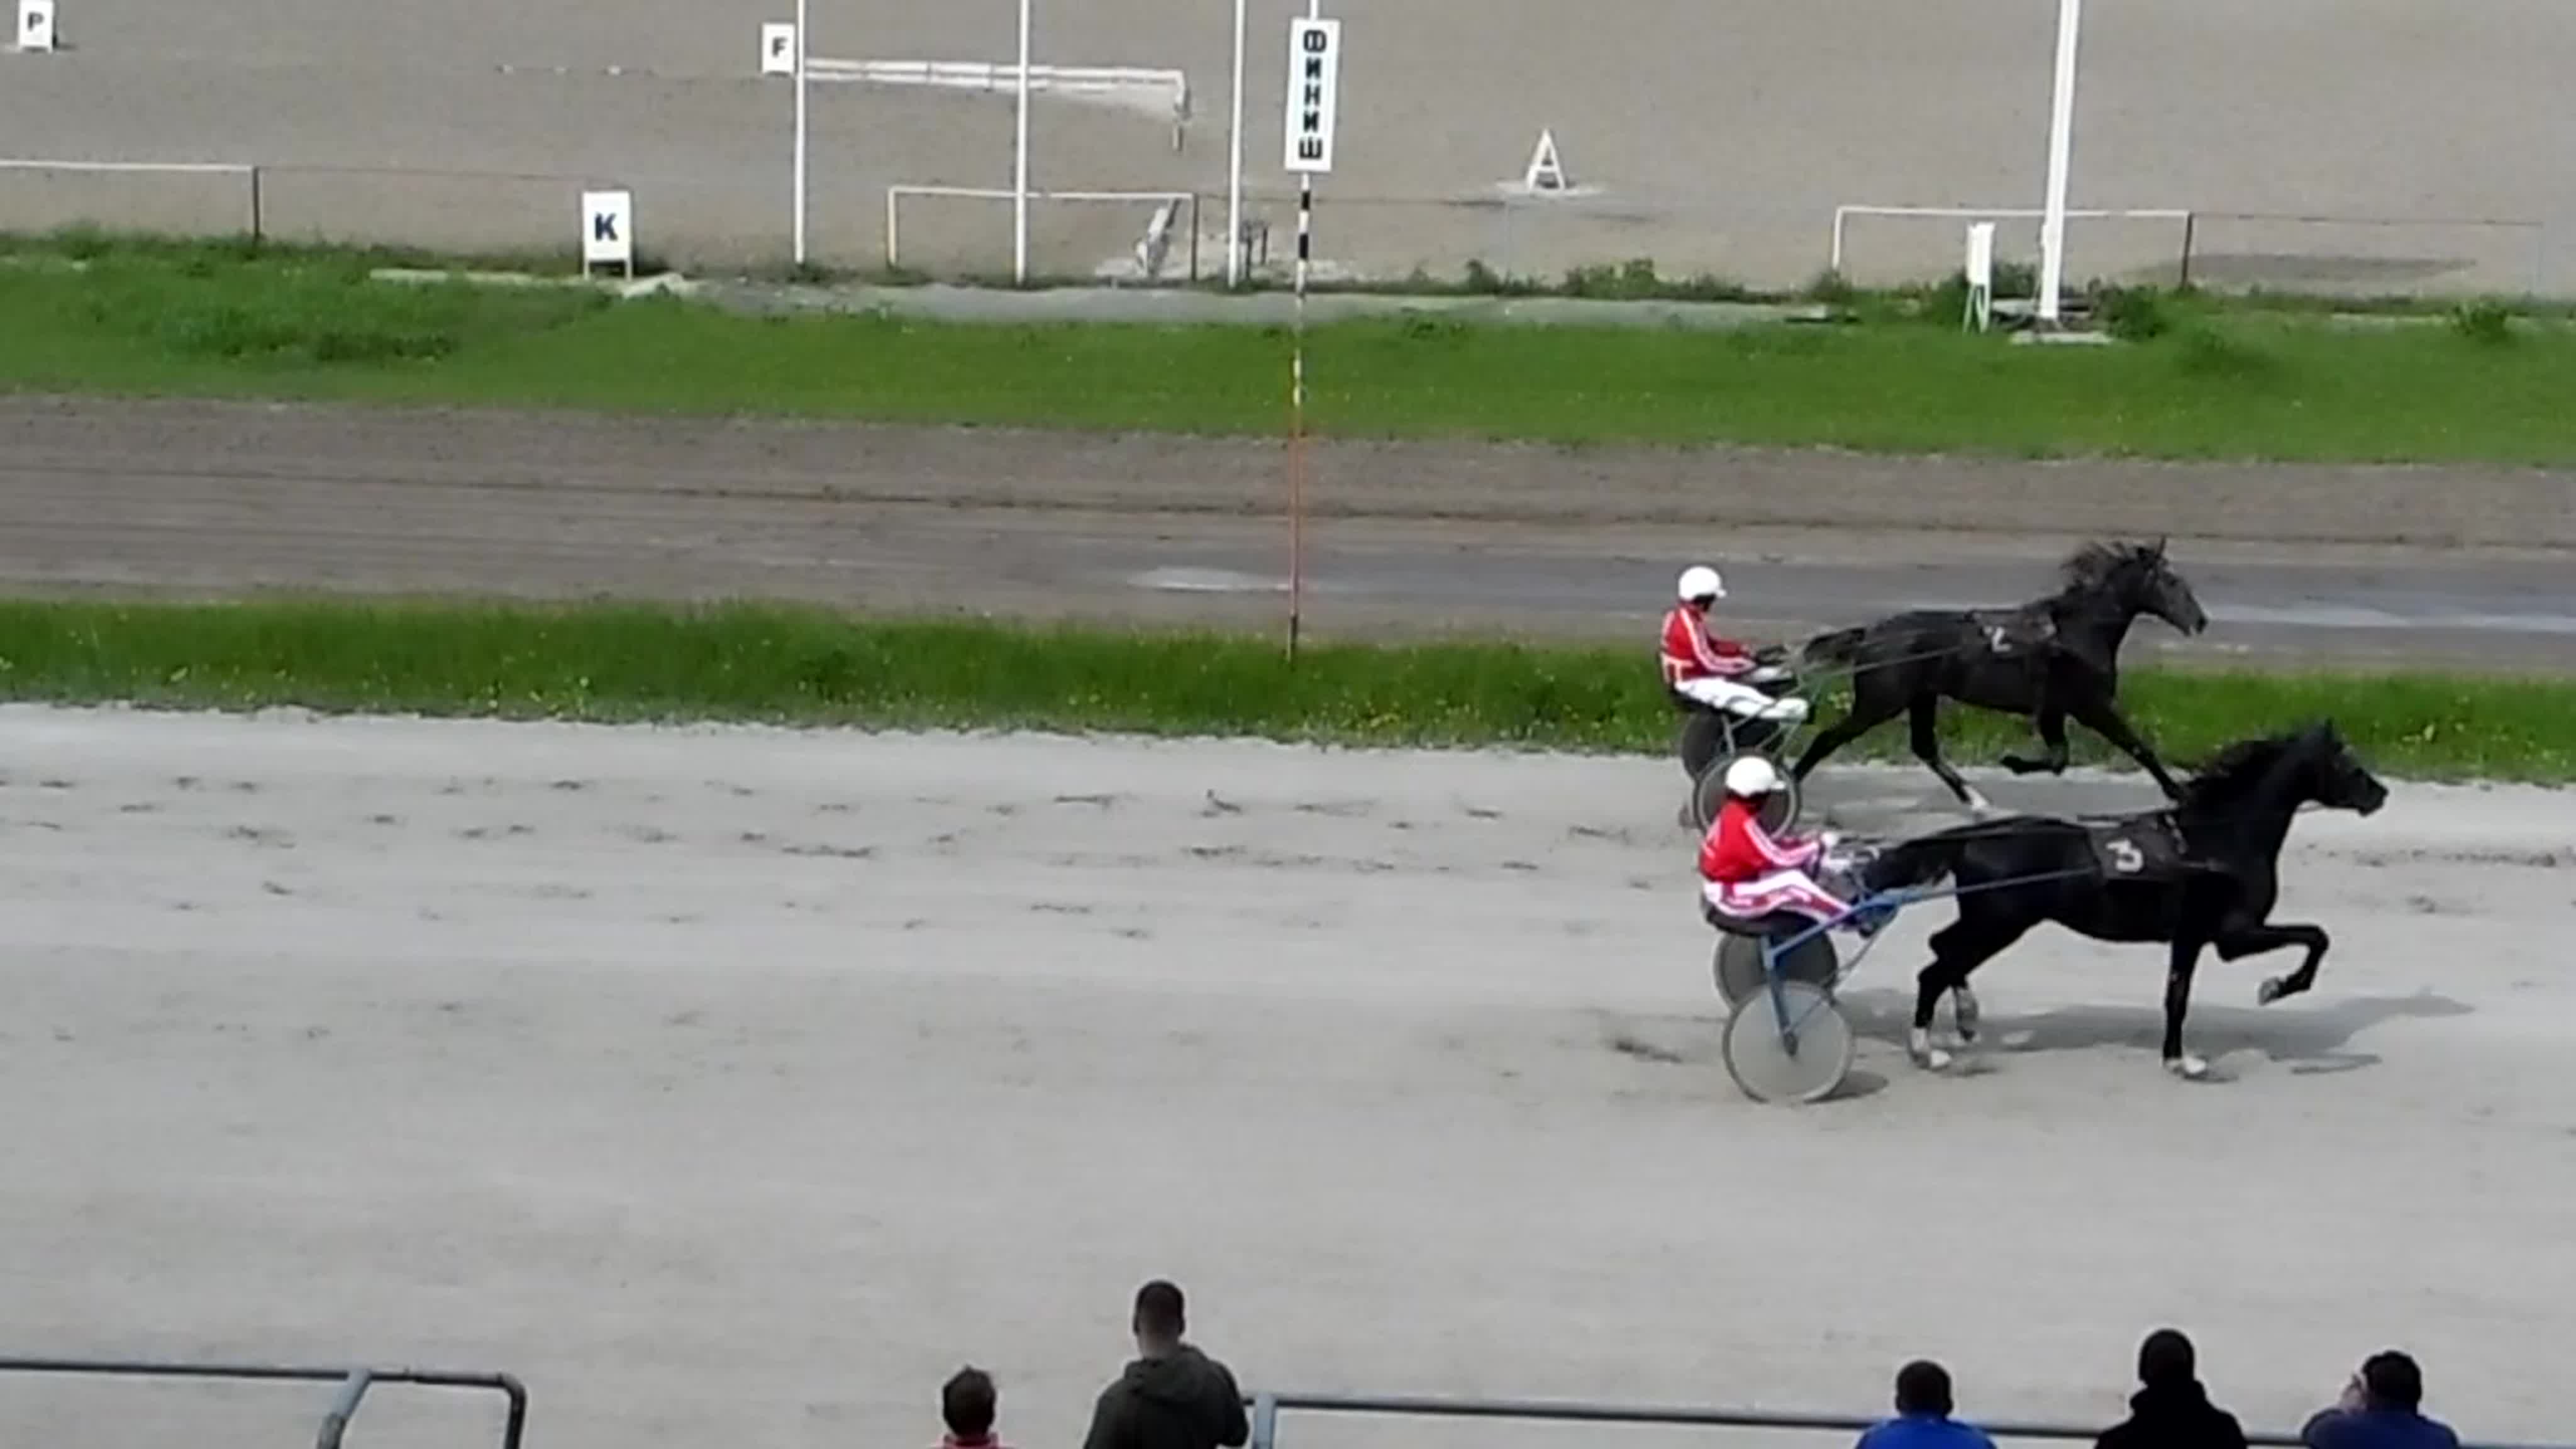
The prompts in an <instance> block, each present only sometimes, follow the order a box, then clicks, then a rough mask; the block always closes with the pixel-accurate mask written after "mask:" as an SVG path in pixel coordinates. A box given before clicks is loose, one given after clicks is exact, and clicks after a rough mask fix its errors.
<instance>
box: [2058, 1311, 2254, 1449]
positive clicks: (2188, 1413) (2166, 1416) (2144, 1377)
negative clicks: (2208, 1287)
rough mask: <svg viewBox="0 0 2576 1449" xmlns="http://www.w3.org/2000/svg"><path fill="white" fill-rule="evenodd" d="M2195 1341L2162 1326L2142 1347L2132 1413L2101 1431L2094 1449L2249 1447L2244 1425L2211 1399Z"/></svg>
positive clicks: (2130, 1398) (2139, 1355)
mask: <svg viewBox="0 0 2576 1449" xmlns="http://www.w3.org/2000/svg"><path fill="white" fill-rule="evenodd" d="M2196 1357H2197V1356H2196V1355H2195V1354H2194V1352H2193V1350H2192V1346H2191V1340H2190V1339H2188V1338H2185V1337H2183V1335H2182V1333H2181V1331H2180V1330H2179V1329H2172V1328H2159V1329H2157V1330H2156V1331H2155V1332H2153V1333H2150V1334H2148V1335H2147V1337H2146V1341H2145V1342H2143V1343H2141V1344H2139V1345H2138V1391H2137V1392H2136V1393H2134V1394H2131V1395H2130V1396H2129V1417H2128V1418H2126V1419H2123V1420H2121V1421H2120V1422H2119V1423H2117V1424H2114V1425H2112V1426H2111V1427H2110V1428H2108V1429H2105V1430H2103V1431H2102V1435H2101V1437H2100V1438H2098V1439H2095V1440H2094V1441H2093V1444H2094V1449H2245V1429H2244V1426H2243V1425H2241V1424H2239V1423H2237V1422H2236V1416H2235V1415H2234V1414H2231V1413H2229V1412H2227V1411H2226V1410H2225V1409H2222V1408H2220V1407H2218V1406H2217V1405H2216V1404H2213V1403H2211V1402H2210V1401H2209V1391H2208V1390H2207V1389H2205V1388H2203V1387H2202V1386H2201V1382H2200V1377H2199V1370H2198V1365H2197V1363H2196Z"/></svg>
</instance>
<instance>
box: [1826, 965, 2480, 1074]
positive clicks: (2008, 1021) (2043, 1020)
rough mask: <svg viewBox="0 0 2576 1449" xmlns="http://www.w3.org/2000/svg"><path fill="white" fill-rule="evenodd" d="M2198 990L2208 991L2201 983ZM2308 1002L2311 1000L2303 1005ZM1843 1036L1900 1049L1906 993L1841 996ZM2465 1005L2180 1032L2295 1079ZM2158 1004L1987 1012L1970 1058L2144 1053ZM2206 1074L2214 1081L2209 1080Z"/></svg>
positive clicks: (2294, 1007)
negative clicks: (2396, 1024) (2405, 1026)
mask: <svg viewBox="0 0 2576 1449" xmlns="http://www.w3.org/2000/svg"><path fill="white" fill-rule="evenodd" d="M2202 986H2203V988H2204V989H2206V986H2207V983H2206V982H2205V981H2204V982H2203V983H2202ZM2311 1000H2314V998H2311ZM1842 1004H1843V1010H1844V1012H1845V1014H1846V1015H1847V1016H1848V1017H1849V1018H1850V1019H1851V1023H1852V1030H1853V1031H1854V1033H1856V1034H1857V1035H1858V1036H1859V1037H1860V1038H1861V1039H1862V1040H1864V1041H1872V1042H1879V1043H1883V1044H1890V1045H1893V1046H1895V1047H1896V1048H1898V1049H1899V1050H1902V1049H1903V1048H1904V1045H1905V1031H1906V1028H1907V1026H1909V1025H1910V1024H1911V1023H1912V1021H1913V1019H1914V993H1913V991H1912V990H1910V989H1907V990H1902V991H1898V990H1887V989H1881V990H1871V991H1856V992H1850V993H1847V994H1845V995H1844V996H1843V997H1842ZM2476 1011H2477V1008H2475V1007H2473V1006H2470V1005H2469V1004H2468V1003H2467V1002H2464V1001H2458V1000H2454V999H2453V998H2451V997H2448V996H2441V995H2437V994H2435V993H2433V992H2430V991H2418V992H2415V993H2414V994H2412V995H2409V996H2346V997H2339V998H2334V999H2329V1000H2322V1001H2317V1002H2316V1004H2314V1005H2304V1004H2303V1003H2301V1002H2299V1001H2297V1000H2296V999H2295V998H2294V999H2293V1000H2291V1001H2286V1002H2283V1003H2281V1004H2279V1005H2276V1006H2224V1005H2219V1004H2216V1003H2210V1004H2203V1003H2202V1002H2200V1001H2194V1002H2193V1003H2192V1009H2191V1020H2190V1022H2189V1023H2188V1024H2187V1025H2186V1026H2185V1027H2184V1031H2185V1041H2186V1043H2187V1044H2188V1045H2189V1047H2190V1048H2191V1050H2193V1051H2195V1052H2198V1053H2199V1054H2200V1055H2202V1056H2204V1057H2206V1058H2208V1059H2209V1060H2210V1061H2211V1062H2212V1063H2213V1064H2217V1063H2220V1062H2222V1061H2223V1060H2224V1059H2225V1058H2227V1057H2231V1056H2234V1055H2236V1054H2237V1053H2240V1052H2259V1053H2261V1054H2262V1056H2263V1057H2264V1058H2265V1059H2266V1060H2268V1061H2271V1062H2273V1063H2275V1064H2278V1065H2283V1066H2287V1067H2288V1068H2289V1069H2290V1072H2291V1074H2292V1075H2294V1076H2317V1075H2323V1074H2327V1073H2336V1072H2351V1071H2359V1070H2361V1069H2362V1068H2364V1067H2375V1066H2377V1065H2379V1063H2380V1060H2381V1058H2380V1056H2379V1054H2378V1053H2376V1052H2371V1051H2364V1050H2357V1049H2355V1048H2354V1047H2353V1044H2352V1043H2353V1040H2354V1038H2356V1037H2358V1036H2360V1035H2361V1034H2363V1033H2364V1032H2367V1031H2370V1030H2372V1029H2374V1028H2376V1027H2378V1026H2380V1025H2382V1024H2384V1023H2386V1022H2391V1021H2404V1020H2430V1019H2435V1018H2443V1017H2456V1016H2470V1015H2474V1014H2475V1013H2476ZM2164 1022H2165V1018H2164V1009H2163V1007H2161V1006H2061V1007H2054V1008H2051V1009H2049V1010H2046V1011H2037V1012H2022V1013H2005V1012H1998V1011H1996V1010H1994V1009H1993V1008H1992V1007H1991V1006H1989V1007H1988V1008H1987V1010H1986V1014H1985V1020H1984V1021H1983V1023H1982V1024H1981V1025H1980V1026H1979V1028H1978V1032H1977V1042H1976V1045H1975V1046H1974V1047H1973V1048H1972V1049H1971V1050H1972V1051H1973V1052H1974V1054H1975V1056H1976V1057H1979V1058H1983V1057H1996V1058H2003V1059H2010V1058H2013V1057H2020V1056H2030V1055H2034V1054H2044V1053H2055V1052H2080V1051H2097V1050H2101V1049H2103V1048H2133V1049H2135V1050H2137V1051H2139V1052H2142V1053H2146V1054H2149V1055H2152V1054H2153V1053H2154V1052H2155V1051H2156V1049H2157V1046H2158V1044H2159V1043H2160V1042H2161V1041H2162V1040H2163V1037H2164ZM1933 1024H1934V1030H1935V1032H1936V1033H1947V1032H1948V1031H1949V1029H1950V1025H1951V1022H1950V1005H1949V1003H1948V1002H1946V1001H1945V1002H1943V1003H1942V1004H1941V1007H1940V1011H1939V1014H1938V1015H1936V1016H1935V1017H1934V1018H1933ZM2212 1075H2213V1076H2215V1075H2218V1074H2217V1073H2215V1072H2214V1073H2213V1074H2212Z"/></svg>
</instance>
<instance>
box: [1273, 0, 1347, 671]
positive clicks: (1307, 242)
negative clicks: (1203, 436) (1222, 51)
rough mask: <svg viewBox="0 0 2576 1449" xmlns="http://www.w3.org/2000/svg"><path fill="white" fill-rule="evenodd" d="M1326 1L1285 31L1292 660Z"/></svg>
mask: <svg viewBox="0 0 2576 1449" xmlns="http://www.w3.org/2000/svg"><path fill="white" fill-rule="evenodd" d="M1322 9H1323V0H1306V18H1305V19H1303V20H1293V21H1290V22H1289V25H1288V95H1287V126H1288V145H1287V152H1286V163H1285V164H1286V165H1287V168H1288V169H1289V170H1291V171H1294V172H1296V173H1297V301H1296V313H1297V315H1296V323H1295V327H1294V329H1293V331H1294V337H1295V340H1294V342H1293V343H1292V344H1291V346H1290V350H1289V354H1288V658H1289V660H1290V662H1292V663H1293V662H1295V660H1296V658H1297V636H1298V634H1299V633H1300V632H1302V630H1303V627H1304V624H1305V618H1306V273H1307V270H1308V268H1309V266H1310V265H1311V264H1312V263H1313V261H1314V258H1315V173H1316V172H1318V171H1330V170H1332V169H1333V123H1334V120H1335V117H1336V115H1337V114H1338V112H1339V110H1340V88H1341V64H1342V56H1341V33H1342V31H1341V22H1340V21H1338V20H1326V19H1324V18H1323V16H1322V14H1321V11H1322Z"/></svg>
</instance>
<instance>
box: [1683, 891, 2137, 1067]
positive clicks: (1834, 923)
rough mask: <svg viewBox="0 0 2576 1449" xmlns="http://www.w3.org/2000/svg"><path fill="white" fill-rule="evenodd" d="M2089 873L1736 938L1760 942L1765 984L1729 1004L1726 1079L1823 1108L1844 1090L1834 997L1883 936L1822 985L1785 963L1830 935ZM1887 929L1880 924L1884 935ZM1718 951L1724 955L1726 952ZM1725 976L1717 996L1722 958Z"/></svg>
mask: <svg viewBox="0 0 2576 1449" xmlns="http://www.w3.org/2000/svg"><path fill="white" fill-rule="evenodd" d="M2089 873H2090V872H2088V871H2051V872H2049V873H2047V874H2045V875H2030V876H2014V877H2012V878H2011V879H2008V880H1990V881H1980V882H1978V883H1977V884H1975V885H1972V886H1935V887H1918V888H1913V889H1907V890H1885V891H1873V892H1870V893H1869V894H1866V895H1864V896H1862V897H1861V898H1860V899H1859V900H1857V901H1854V902H1853V903H1852V904H1851V905H1850V906H1848V907H1846V908H1844V910H1843V912H1842V914H1840V915H1838V916H1835V917H1834V918H1833V919H1831V920H1828V921H1814V922H1810V923H1808V924H1807V925H1806V926H1804V927H1802V928H1800V929H1799V930H1796V931H1793V932H1790V933H1788V934H1786V935H1779V936H1774V935H1768V934H1757V933H1755V932H1751V931H1736V932H1733V933H1732V934H1734V935H1738V936H1743V937H1745V938H1747V939H1750V940H1754V941H1757V942H1759V943H1760V946H1761V957H1762V986H1761V989H1760V990H1758V991H1756V992H1754V993H1752V994H1751V995H1749V996H1748V997H1746V998H1744V999H1742V1000H1730V1001H1729V1002H1728V1003H1727V1004H1728V1006H1729V1007H1730V1008H1731V1009H1732V1011H1733V1015H1732V1016H1731V1017H1730V1019H1729V1020H1728V1021H1727V1023H1726V1036H1725V1041H1724V1055H1725V1058H1726V1070H1727V1074H1728V1075H1729V1076H1731V1077H1733V1078H1735V1085H1736V1086H1737V1087H1738V1088H1740V1089H1741V1090H1742V1091H1743V1093H1744V1095H1746V1096H1748V1097H1751V1098H1752V1099H1753V1100H1755V1101H1757V1102H1778V1101H1797V1102H1817V1101H1822V1100H1823V1099H1824V1098H1826V1097H1830V1096H1832V1095H1833V1094H1834V1092H1835V1091H1836V1090H1837V1089H1838V1088H1840V1087H1841V1086H1842V1083H1843V1079H1844V1077H1846V1076H1847V1075H1849V1073H1850V1071H1851V1059H1852V1047H1853V1042H1852V1030H1851V1023H1850V1022H1848V1021H1846V1020H1844V1018H1843V1014H1842V1008H1841V1007H1840V1006H1839V1005H1838V1004H1836V1002H1835V1001H1834V992H1835V991H1836V990H1837V989H1838V988H1839V987H1840V986H1841V985H1842V983H1843V982H1844V981H1845V980H1846V979H1848V978H1849V977H1850V975H1851V973H1852V970H1853V968H1854V967H1856V966H1858V965H1859V964H1860V961H1861V958H1862V957H1864V956H1867V955H1868V954H1869V952H1870V949H1871V948H1872V947H1874V946H1876V945H1877V944H1878V942H1879V936H1878V934H1877V933H1875V932H1873V933H1872V934H1871V935H1869V936H1868V937H1867V938H1865V939H1864V940H1862V942H1861V945H1860V949H1859V950H1858V951H1856V952H1854V953H1852V958H1851V959H1850V960H1849V961H1844V960H1842V959H1840V953H1838V952H1837V953H1833V954H1834V956H1835V960H1834V964H1833V967H1832V969H1831V970H1830V971H1828V972H1825V973H1823V979H1821V980H1816V979H1811V977H1812V976H1813V975H1814V974H1815V973H1810V972H1801V971H1797V970H1794V969H1791V968H1789V967H1785V966H1784V965H1783V964H1782V963H1783V962H1784V961H1785V960H1787V958H1788V957H1789V956H1790V955H1791V953H1793V952H1795V951H1797V950H1798V949H1799V948H1800V947H1802V946H1805V945H1807V944H1808V943H1809V942H1814V941H1824V938H1825V935H1826V933H1827V932H1829V931H1832V930H1834V929H1836V928H1837V927H1839V926H1841V925H1842V924H1843V923H1845V922H1847V921H1849V920H1851V919H1852V918H1853V917H1855V916H1867V915H1873V914H1875V915H1884V916H1887V917H1890V918H1893V917H1894V916H1895V915H1896V913H1897V912H1899V911H1901V910H1903V909H1904V908H1906V907H1907V906H1913V905H1920V904H1922V903H1923V902H1925V901H1934V900H1942V899H1955V898H1957V897H1959V896H1964V895H1972V894H1974V893H1976V892H1978V891H1990V890H2002V889H2005V888H2006V887H2010V886H2024V885H2036V884H2038V883H2039V882H2042V881H2050V880H2065V879H2071V878H2073V877H2075V876H2078V875H2085V874H2089ZM1721 929H1723V928H1721ZM1884 929H1885V928H1884V927H1883V926H1882V927H1881V930H1884ZM1824 944H1825V948H1826V950H1827V951H1828V952H1832V943H1831V942H1830V941H1824ZM1720 949H1721V953H1722V952H1723V948H1722V947H1721V948H1720ZM1719 975H1720V979H1719V983H1718V986H1719V994H1720V995H1724V994H1725V981H1724V969H1723V958H1722V955H1721V966H1720V972H1719ZM1820 1014H1821V1015H1820Z"/></svg>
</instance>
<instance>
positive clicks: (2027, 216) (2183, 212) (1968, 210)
mask: <svg viewBox="0 0 2576 1449" xmlns="http://www.w3.org/2000/svg"><path fill="white" fill-rule="evenodd" d="M2193 215H2194V213H2193V212H2192V211H2191V210H2190V209H2189V208H2187V207H2173V206H2148V207H2112V208H2106V209H2086V210H2075V209H2072V208H2070V209H2069V210H2068V211H2067V212H2066V217H2067V219H2068V220H2070V221H2072V220H2077V219H2083V220H2088V221H2173V222H2180V223H2181V224H2182V226H2183V236H2184V242H2183V248H2184V251H2185V253H2187V252H2188V249H2189V245H2190V242H2189V238H2190V233H2191V225H2192V217H2193ZM1856 216H1892V217H1915V218H1926V217H1928V218H1933V219H1936V220H1937V219H1943V218H1947V219H1950V220H1954V221H1967V222H1978V221H2004V220H2011V221H2034V220H2035V221H2045V220H2046V219H2047V216H2048V213H2047V211H2046V210H2045V209H2044V208H2041V207H2036V206H1875V205H1863V204H1860V203H1851V204H1847V205H1843V206H1837V207H1835V208H1834V230H1833V240H1832V242H1831V244H1830V246H1829V247H1828V248H1827V251H1826V263H1825V265H1826V266H1827V267H1829V268H1831V269H1832V271H1833V273H1834V275H1835V276H1838V277H1839V276H1842V275H1843V236H1844V232H1845V230H1846V228H1847V226H1848V224H1849V222H1850V221H1851V219H1852V218H1853V217H1856Z"/></svg>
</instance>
